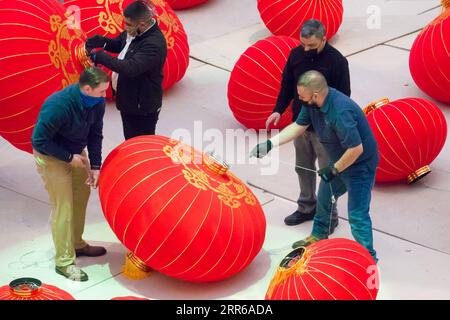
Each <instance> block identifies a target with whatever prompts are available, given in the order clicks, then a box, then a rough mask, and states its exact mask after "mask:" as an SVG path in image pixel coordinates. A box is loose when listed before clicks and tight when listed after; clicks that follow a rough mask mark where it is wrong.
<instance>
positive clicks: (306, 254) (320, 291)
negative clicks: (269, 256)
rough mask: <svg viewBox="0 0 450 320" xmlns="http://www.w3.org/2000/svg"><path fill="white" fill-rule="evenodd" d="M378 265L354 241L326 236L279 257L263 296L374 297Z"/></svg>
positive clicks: (335, 298) (275, 297) (353, 298)
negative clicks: (277, 264)
mask: <svg viewBox="0 0 450 320" xmlns="http://www.w3.org/2000/svg"><path fill="white" fill-rule="evenodd" d="M378 279H379V278H378V269H377V266H376V264H375V261H374V260H373V258H372V256H371V255H370V253H369V252H368V251H367V250H366V249H365V248H364V247H363V246H362V245H360V244H359V243H358V242H356V241H353V240H348V239H327V240H321V241H319V242H316V243H314V244H312V245H309V246H307V247H306V248H303V247H302V248H300V249H296V250H294V251H292V252H291V253H290V254H288V255H287V256H286V258H284V259H283V261H282V262H281V264H280V265H279V267H278V268H277V271H276V273H275V276H274V277H273V279H272V281H271V283H270V285H269V289H268V291H267V293H266V299H267V300H375V299H376V297H377V294H378V287H379V285H378Z"/></svg>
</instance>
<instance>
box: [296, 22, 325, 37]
mask: <svg viewBox="0 0 450 320" xmlns="http://www.w3.org/2000/svg"><path fill="white" fill-rule="evenodd" d="M325 34H326V30H325V26H324V25H323V23H322V22H320V21H319V20H316V19H309V20H307V21H306V22H305V23H304V24H303V25H302V30H301V31H300V37H302V38H306V39H309V38H310V37H312V36H315V37H316V38H317V39H323V37H325Z"/></svg>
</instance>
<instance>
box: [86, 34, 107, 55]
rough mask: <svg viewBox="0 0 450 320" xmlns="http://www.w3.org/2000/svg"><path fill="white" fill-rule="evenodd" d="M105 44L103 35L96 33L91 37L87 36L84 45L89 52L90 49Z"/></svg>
mask: <svg viewBox="0 0 450 320" xmlns="http://www.w3.org/2000/svg"><path fill="white" fill-rule="evenodd" d="M105 44H106V39H105V37H102V36H100V35H98V34H96V35H95V36H93V37H90V38H87V40H86V45H85V47H86V51H87V52H91V51H92V49H95V48H103V47H104V46H105Z"/></svg>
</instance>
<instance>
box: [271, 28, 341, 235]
mask: <svg viewBox="0 0 450 320" xmlns="http://www.w3.org/2000/svg"><path fill="white" fill-rule="evenodd" d="M300 41H301V45H300V46H298V47H297V48H294V49H293V50H292V51H291V53H290V55H289V58H288V60H287V62H286V66H285V68H284V71H283V78H282V82H281V89H280V93H279V95H278V99H277V103H276V106H275V109H274V111H273V113H272V115H271V116H270V117H269V118H268V119H267V122H266V127H267V128H268V127H269V125H270V124H271V123H272V122H275V124H277V122H278V121H279V120H280V117H281V114H282V113H283V112H284V111H285V110H286V109H287V108H288V106H289V104H290V103H291V101H293V103H292V109H293V118H292V120H293V121H295V120H296V119H297V117H298V115H299V113H300V110H301V108H302V105H304V104H305V103H304V102H302V101H300V99H299V97H298V93H297V81H298V79H299V77H300V76H301V75H302V74H304V73H305V72H307V71H311V70H316V71H319V72H320V73H322V74H323V75H324V76H325V78H326V80H327V82H328V84H329V85H330V86H331V87H333V88H335V89H337V90H339V91H341V92H342V93H344V94H345V95H347V96H350V72H349V69H348V62H347V59H346V58H345V57H344V56H343V55H342V54H341V53H340V52H339V51H337V50H336V49H335V48H333V47H332V46H331V45H329V44H328V42H327V39H326V37H325V27H324V25H323V24H322V23H321V22H320V21H318V20H314V19H311V20H308V21H306V22H305V23H304V24H303V26H302V30H301V33H300ZM294 146H295V164H296V167H295V171H296V172H297V175H298V179H299V184H300V196H299V198H298V200H297V204H298V208H297V210H296V211H295V212H294V213H293V214H291V215H289V216H287V217H286V218H285V220H284V222H285V223H286V224H287V225H297V224H300V223H303V222H305V221H308V220H312V219H313V218H314V214H315V210H316V202H317V197H316V175H315V174H314V173H313V172H310V171H306V170H304V169H301V168H300V167H304V168H309V169H316V160H318V161H319V167H321V168H323V167H326V166H327V165H328V164H329V159H328V156H327V154H326V152H325V149H324V147H323V145H322V144H321V143H320V141H319V138H318V137H317V135H316V133H315V132H314V131H313V129H312V126H310V128H309V129H308V131H307V132H306V133H305V134H304V135H302V136H300V137H298V138H296V139H295V140H294ZM332 219H333V221H332V227H331V233H333V231H334V228H335V227H336V226H337V224H338V218H337V210H336V206H335V207H334V208H333V218H332Z"/></svg>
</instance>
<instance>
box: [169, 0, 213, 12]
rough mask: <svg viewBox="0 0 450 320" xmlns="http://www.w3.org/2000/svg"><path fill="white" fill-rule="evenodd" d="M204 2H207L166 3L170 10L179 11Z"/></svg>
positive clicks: (199, 0)
mask: <svg viewBox="0 0 450 320" xmlns="http://www.w3.org/2000/svg"><path fill="white" fill-rule="evenodd" d="M206 1H208V0H167V3H168V4H169V5H170V7H171V8H172V9H175V10H181V9H188V8H192V7H195V6H198V5H199V4H202V3H205V2H206Z"/></svg>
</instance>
